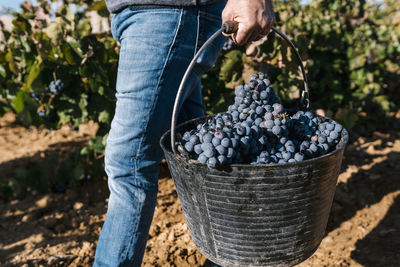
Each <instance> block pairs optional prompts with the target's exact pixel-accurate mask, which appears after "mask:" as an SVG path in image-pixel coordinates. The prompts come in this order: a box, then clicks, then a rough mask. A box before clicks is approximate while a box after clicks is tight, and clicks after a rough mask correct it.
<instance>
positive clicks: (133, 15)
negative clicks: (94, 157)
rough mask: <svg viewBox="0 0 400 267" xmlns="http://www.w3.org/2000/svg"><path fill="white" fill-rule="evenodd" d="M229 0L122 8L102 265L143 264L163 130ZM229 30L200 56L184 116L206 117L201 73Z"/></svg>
mask: <svg viewBox="0 0 400 267" xmlns="http://www.w3.org/2000/svg"><path fill="white" fill-rule="evenodd" d="M224 5H225V1H220V2H218V3H216V4H213V5H208V6H202V7H189V8H158V9H134V10H132V9H130V8H126V9H124V10H123V11H121V12H120V13H118V14H116V15H115V16H114V18H113V20H112V33H113V36H114V38H115V39H116V40H117V41H118V42H120V44H121V50H120V58H119V66H118V78H117V86H116V87H117V88H116V91H117V92H116V97H117V103H116V109H115V115H114V118H113V121H112V123H111V130H110V133H109V136H108V139H107V146H106V152H105V165H106V168H105V169H106V173H107V175H108V186H109V189H110V197H109V201H108V211H107V218H106V220H105V222H104V225H103V229H102V231H101V235H100V238H99V241H98V244H97V249H96V256H95V262H94V266H140V265H141V262H142V258H143V254H144V250H145V247H146V242H147V237H148V231H149V228H150V224H151V221H152V218H153V214H154V208H155V204H156V198H157V190H158V185H157V184H158V174H159V164H160V162H161V159H162V157H163V152H162V150H161V148H160V145H159V140H160V137H161V135H162V134H163V133H164V132H165V131H167V130H168V129H169V127H170V123H171V115H172V108H173V103H174V100H175V96H176V92H177V89H178V86H179V83H180V81H181V79H182V76H183V74H184V72H185V70H186V67H187V66H188V65H189V62H190V60H191V59H192V58H193V56H194V54H195V52H196V50H198V49H199V48H200V46H201V45H202V44H203V43H204V42H205V41H206V40H207V38H208V37H209V36H210V35H211V34H212V33H213V32H215V31H216V30H218V28H219V27H220V26H221V12H222V9H223V8H224ZM224 41H225V37H223V36H222V35H221V37H220V38H218V39H217V40H216V41H215V42H214V43H213V45H212V46H210V48H209V49H207V50H206V51H205V52H204V53H203V55H202V56H201V57H200V58H199V60H198V62H197V64H196V66H195V69H194V71H193V73H192V74H191V77H190V80H189V81H188V83H187V87H186V88H185V92H184V99H183V101H182V102H181V108H180V120H187V119H192V118H195V117H199V116H203V115H204V110H203V105H202V98H201V87H200V77H201V75H202V74H203V73H204V72H206V71H208V70H209V69H210V68H211V67H212V66H213V64H214V62H215V60H216V58H217V57H218V54H219V52H220V49H221V48H222V46H223V43H224Z"/></svg>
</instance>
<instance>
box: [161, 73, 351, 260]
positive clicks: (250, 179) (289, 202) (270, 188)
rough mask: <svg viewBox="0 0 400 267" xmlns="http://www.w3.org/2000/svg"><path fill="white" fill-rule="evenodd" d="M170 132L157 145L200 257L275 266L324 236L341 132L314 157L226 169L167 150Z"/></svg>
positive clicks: (309, 250) (302, 255)
mask: <svg viewBox="0 0 400 267" xmlns="http://www.w3.org/2000/svg"><path fill="white" fill-rule="evenodd" d="M188 70H189V71H190V68H188ZM183 80H184V79H183ZM305 81H306V80H305ZM181 85H182V84H181ZM307 93H308V89H307ZM307 98H308V94H307ZM177 102H179V93H178V97H177V101H176V102H175V103H177ZM173 116H176V113H175V112H174V115H173ZM321 118H322V119H324V120H329V119H328V118H324V117H321ZM206 119H207V117H203V118H198V119H194V120H191V121H188V122H185V123H183V124H180V125H178V126H176V127H175V125H174V122H173V124H172V127H171V129H172V132H173V133H176V132H179V133H181V134H183V133H184V132H185V131H188V130H191V129H194V128H195V127H196V125H197V124H198V123H202V122H205V121H206ZM173 121H174V119H173ZM173 136H174V135H171V131H168V132H166V133H165V134H164V135H163V136H162V138H161V147H162V149H163V150H164V153H165V157H166V160H167V163H168V166H169V168H170V171H171V174H172V178H173V180H174V183H175V186H176V190H177V193H178V197H179V199H180V201H181V204H182V209H183V212H184V215H185V218H186V222H187V224H188V227H189V231H190V234H191V237H192V239H193V241H194V243H195V245H196V247H197V249H198V250H199V251H200V252H201V253H202V254H203V255H204V256H205V257H207V258H208V259H210V260H211V261H213V262H215V263H217V264H219V265H222V266H229V267H234V266H241V267H243V266H275V267H276V266H293V265H295V264H298V263H300V262H302V261H304V260H305V259H307V258H308V257H310V256H311V255H312V254H313V253H314V251H315V250H316V249H317V248H318V246H319V244H320V242H321V240H322V238H323V236H324V233H325V228H326V224H327V221H328V217H329V211H330V208H331V205H332V200H333V196H334V194H335V188H336V181H337V177H338V174H339V171H340V167H341V163H342V156H343V151H344V147H345V145H346V143H347V141H348V133H347V131H346V130H343V131H342V136H341V141H340V142H339V143H338V144H337V146H336V149H335V150H334V151H332V152H330V153H329V154H326V155H323V156H321V157H318V158H314V159H310V160H305V161H303V162H296V163H281V164H266V165H239V164H236V165H235V164H233V165H229V166H228V167H227V168H225V169H223V170H221V169H209V168H208V167H207V165H205V164H201V163H199V162H198V161H196V160H191V159H188V158H185V157H184V156H182V155H180V154H179V153H177V152H176V149H175V148H174V147H171V139H174V138H173ZM170 137H171V138H170Z"/></svg>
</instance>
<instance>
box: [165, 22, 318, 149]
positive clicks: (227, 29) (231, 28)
mask: <svg viewBox="0 0 400 267" xmlns="http://www.w3.org/2000/svg"><path fill="white" fill-rule="evenodd" d="M237 26H238V24H237V23H236V22H233V21H227V22H225V23H224V24H222V26H221V28H220V29H219V30H218V31H216V32H215V33H214V34H213V35H211V37H210V38H208V40H207V41H206V42H205V43H204V44H203V45H202V46H201V48H200V49H199V51H197V53H196V54H195V55H194V57H193V59H192V61H191V62H190V64H189V66H188V68H187V69H186V72H185V74H184V75H183V78H182V81H181V83H180V85H179V88H178V92H177V94H176V98H175V103H174V109H173V111H172V121H171V147H172V151H173V153H174V154H178V153H177V150H176V147H175V128H176V121H177V117H178V106H179V102H180V100H181V98H182V94H183V88H184V87H185V84H186V82H187V79H188V78H189V75H190V73H191V72H192V69H193V67H194V65H195V64H196V61H197V59H198V58H199V56H200V55H201V54H202V53H203V51H204V50H205V49H206V48H207V47H208V46H209V45H210V44H211V43H212V42H213V41H214V40H215V39H216V38H217V37H218V36H219V35H220V34H221V33H226V34H231V33H234V32H236V31H237ZM272 31H274V32H275V33H277V34H278V35H279V36H280V37H282V39H284V40H285V41H287V42H288V44H289V45H290V47H291V48H292V49H293V51H294V52H295V54H296V56H297V60H298V63H299V65H300V68H301V72H302V75H303V81H304V90H303V91H301V96H300V105H302V106H303V107H304V108H306V109H309V108H310V104H311V103H310V98H309V96H310V94H309V90H308V80H307V75H306V71H305V69H304V65H303V62H302V60H301V57H300V54H299V52H298V50H297V48H296V46H295V45H294V44H293V43H292V41H290V39H289V38H288V37H287V36H286V35H285V34H284V33H282V32H281V31H280V30H278V29H277V28H275V27H274V26H272Z"/></svg>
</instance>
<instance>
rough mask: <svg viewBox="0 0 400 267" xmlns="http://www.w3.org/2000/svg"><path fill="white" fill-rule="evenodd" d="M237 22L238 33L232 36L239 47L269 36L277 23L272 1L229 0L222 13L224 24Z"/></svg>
mask: <svg viewBox="0 0 400 267" xmlns="http://www.w3.org/2000/svg"><path fill="white" fill-rule="evenodd" d="M228 20H231V21H235V22H237V23H238V24H239V25H238V31H237V32H236V33H234V34H232V35H231V37H232V40H233V41H234V42H235V43H236V44H238V45H244V44H246V43H247V42H251V41H254V40H257V39H259V36H260V35H267V34H268V33H269V31H270V30H271V26H272V23H273V22H274V21H275V16H274V10H273V7H272V2H271V0H228V2H227V3H226V6H225V8H224V10H223V11H222V22H225V21H228Z"/></svg>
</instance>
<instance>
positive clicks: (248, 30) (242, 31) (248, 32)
mask: <svg viewBox="0 0 400 267" xmlns="http://www.w3.org/2000/svg"><path fill="white" fill-rule="evenodd" d="M254 35H258V33H257V30H256V29H254V27H248V26H247V27H246V26H245V25H244V26H242V28H241V27H240V24H239V29H238V32H237V33H234V34H233V36H232V40H233V41H234V42H235V43H236V44H238V45H244V44H247V43H248V42H251V41H252V40H251V37H253V36H254Z"/></svg>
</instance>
